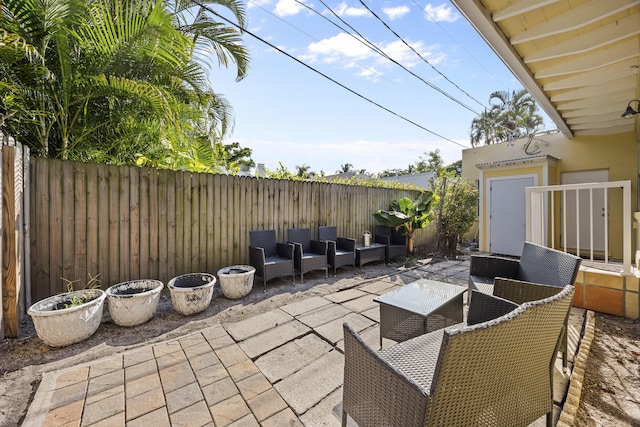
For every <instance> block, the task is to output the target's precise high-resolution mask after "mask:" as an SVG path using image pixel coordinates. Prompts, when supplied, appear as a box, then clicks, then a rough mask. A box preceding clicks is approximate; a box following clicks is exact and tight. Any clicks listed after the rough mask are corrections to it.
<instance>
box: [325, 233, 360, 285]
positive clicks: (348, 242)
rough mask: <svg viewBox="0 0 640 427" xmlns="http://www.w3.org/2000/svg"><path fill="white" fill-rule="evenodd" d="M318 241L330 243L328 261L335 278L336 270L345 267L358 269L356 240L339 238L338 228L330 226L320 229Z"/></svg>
mask: <svg viewBox="0 0 640 427" xmlns="http://www.w3.org/2000/svg"><path fill="white" fill-rule="evenodd" d="M318 239H319V240H326V241H327V242H328V245H329V246H328V248H327V250H328V252H327V260H328V262H329V265H330V266H331V268H333V275H334V276H335V275H336V269H338V268H340V267H343V266H345V265H350V266H351V267H353V268H354V269H355V268H356V239H351V238H348V237H338V232H337V228H336V227H334V226H328V225H327V226H319V227H318Z"/></svg>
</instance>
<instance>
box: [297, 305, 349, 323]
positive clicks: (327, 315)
mask: <svg viewBox="0 0 640 427" xmlns="http://www.w3.org/2000/svg"><path fill="white" fill-rule="evenodd" d="M349 312H350V310H349V309H347V308H344V307H343V306H342V305H340V304H331V305H327V306H324V307H320V308H317V309H315V310H313V311H310V312H308V313H304V314H302V315H300V316H298V317H296V319H297V320H299V321H300V322H302V323H304V324H305V325H307V326H309V327H310V328H315V327H316V326H320V325H323V324H325V323H327V322H331V321H332V320H334V319H337V318H339V317H342V316H346V315H347V314H349Z"/></svg>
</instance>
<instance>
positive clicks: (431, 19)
mask: <svg viewBox="0 0 640 427" xmlns="http://www.w3.org/2000/svg"><path fill="white" fill-rule="evenodd" d="M412 3H413V4H414V5H416V6H417V7H418V9H420V10H421V11H422V13H424V15H425V16H426V17H427V18H429V20H430V21H431V22H433V23H434V24H436V25H437V26H438V28H440V29H441V30H442V32H443V33H445V34H446V35H447V36H449V38H450V39H451V40H453V41H454V42H455V43H456V44H457V45H458V46H460V48H461V49H462V50H463V51H464V52H465V53H466V54H467V55H469V57H470V58H471V59H473V60H474V61H475V62H476V64H478V65H479V66H480V67H482V68H484V70H485V71H486V72H487V73H489V74H491V75H492V76H493V77H494V78H495V79H496V80H497V81H499V82H500V83H501V84H502V85H503V86H507V87H508V85H506V84H505V83H504V82H503V81H501V80H500V79H499V78H498V76H496V75H495V74H493V72H492V71H491V70H489V69H488V68H487V67H485V66H484V64H483V63H482V62H480V61H479V60H477V59H476V58H475V57H474V56H473V55H472V54H471V52H469V51H468V50H467V49H466V48H465V46H464V44H462V43H460V42H459V41H458V40H456V39H455V37H453V36H452V35H451V34H450V33H449V32H448V31H447V30H446V29H445V28H444V27H443V26H442V25H440V23H439V22H438V21H437V20H435V19H433V16H431V15H429V14H428V13H427V11H426V10H424V7H422V6H420V5H419V4H418V2H417V1H416V0H412Z"/></svg>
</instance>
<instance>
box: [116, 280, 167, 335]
mask: <svg viewBox="0 0 640 427" xmlns="http://www.w3.org/2000/svg"><path fill="white" fill-rule="evenodd" d="M163 287H164V284H163V283H162V282H161V281H159V280H150V279H143V280H132V281H130V282H122V283H118V284H117V285H113V286H111V287H110V288H109V289H107V302H108V305H109V314H110V315H111V318H112V319H113V321H114V322H115V323H116V325H119V326H136V325H140V324H142V323H144V322H146V321H148V320H149V319H151V318H152V317H153V314H154V313H155V312H156V309H157V308H158V302H159V301H160V292H162V288H163Z"/></svg>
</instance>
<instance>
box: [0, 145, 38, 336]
mask: <svg viewBox="0 0 640 427" xmlns="http://www.w3.org/2000/svg"><path fill="white" fill-rule="evenodd" d="M0 146H1V147H0V148H1V153H0V198H1V203H2V206H1V207H0V264H1V265H2V274H0V296H1V300H2V303H1V304H0V339H3V338H4V337H5V336H6V337H11V338H16V337H18V336H19V334H20V320H21V319H22V317H23V316H24V315H25V312H26V306H27V304H29V303H30V302H31V296H27V294H28V293H29V291H30V289H29V284H30V277H29V275H30V270H29V266H28V264H29V248H28V246H29V239H30V229H29V224H30V220H31V217H30V212H29V211H28V210H27V209H28V207H29V203H26V202H25V199H26V197H28V196H29V190H28V189H27V188H25V186H26V185H29V183H30V181H29V179H28V177H27V175H28V170H29V166H28V161H29V150H28V149H27V148H25V147H23V146H22V145H21V144H19V143H16V142H15V141H13V140H12V139H11V138H5V137H4V136H3V135H2V134H0ZM25 162H27V164H25ZM25 239H26V241H25ZM27 272H28V273H27Z"/></svg>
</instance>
